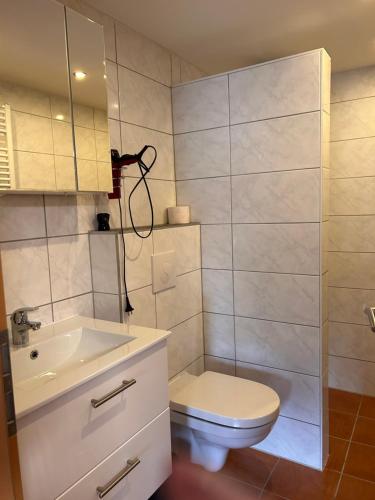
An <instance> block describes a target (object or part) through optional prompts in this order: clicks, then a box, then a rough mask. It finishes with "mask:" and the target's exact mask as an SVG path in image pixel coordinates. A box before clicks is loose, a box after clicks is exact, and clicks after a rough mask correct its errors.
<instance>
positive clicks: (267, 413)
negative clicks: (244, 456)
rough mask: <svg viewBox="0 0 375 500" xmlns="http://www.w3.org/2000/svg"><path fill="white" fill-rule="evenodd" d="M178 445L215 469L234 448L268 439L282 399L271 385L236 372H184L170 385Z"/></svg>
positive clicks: (174, 442) (178, 451)
mask: <svg viewBox="0 0 375 500" xmlns="http://www.w3.org/2000/svg"><path fill="white" fill-rule="evenodd" d="M169 397H170V409H171V425H172V449H173V451H174V452H175V453H176V455H180V454H186V453H188V454H189V458H190V460H191V461H192V462H193V463H196V464H200V465H202V466H203V467H204V468H205V469H207V470H209V471H212V472H215V471H218V470H220V469H221V468H222V467H223V466H224V464H225V461H226V458H227V455H228V452H229V450H230V449H231V448H248V447H250V446H253V445H255V444H257V443H259V442H260V441H262V440H263V439H264V438H265V437H266V436H267V435H268V434H269V432H270V431H271V429H272V427H273V425H274V423H275V422H276V419H277V417H278V415H279V408H280V399H279V396H278V395H277V393H276V392H275V391H274V390H273V389H271V388H270V387H267V386H266V385H263V384H259V383H257V382H252V381H251V380H245V379H242V378H238V377H232V376H230V375H223V374H221V373H215V372H210V371H207V372H204V373H203V374H202V375H200V376H199V377H196V376H194V375H190V374H188V373H183V374H182V375H180V376H178V377H177V378H175V379H174V380H173V381H172V382H171V383H170V385H169Z"/></svg>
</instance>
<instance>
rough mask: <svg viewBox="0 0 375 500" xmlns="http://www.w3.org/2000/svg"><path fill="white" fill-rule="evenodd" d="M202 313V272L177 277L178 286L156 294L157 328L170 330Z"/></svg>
mask: <svg viewBox="0 0 375 500" xmlns="http://www.w3.org/2000/svg"><path fill="white" fill-rule="evenodd" d="M201 311H202V282H201V271H200V270H198V271H193V272H191V273H187V274H183V275H182V276H177V279H176V286H175V287H174V288H169V289H168V290H163V291H162V292H159V293H157V294H156V314H157V316H156V317H157V327H158V328H161V329H169V328H172V327H173V326H176V325H178V324H179V323H182V322H183V321H185V320H187V319H189V318H191V317H192V316H195V315H196V314H198V313H200V312H201Z"/></svg>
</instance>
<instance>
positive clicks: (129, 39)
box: [116, 23, 171, 86]
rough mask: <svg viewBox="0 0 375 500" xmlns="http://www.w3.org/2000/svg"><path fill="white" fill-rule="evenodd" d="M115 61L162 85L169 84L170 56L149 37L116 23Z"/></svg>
mask: <svg viewBox="0 0 375 500" xmlns="http://www.w3.org/2000/svg"><path fill="white" fill-rule="evenodd" d="M116 41H117V62H118V63H119V64H121V65H122V66H125V67H126V68H129V69H132V70H133V71H136V72H137V73H140V74H141V75H145V76H148V77H150V78H152V79H153V80H156V81H158V82H160V83H164V85H168V86H170V85H171V56H170V54H169V52H168V51H167V50H166V49H164V48H163V47H161V46H160V45H158V44H157V43H155V42H153V41H152V40H150V39H149V38H146V37H145V36H143V35H141V34H140V33H137V32H136V31H133V30H132V29H130V28H128V27H127V26H125V25H124V24H120V23H116Z"/></svg>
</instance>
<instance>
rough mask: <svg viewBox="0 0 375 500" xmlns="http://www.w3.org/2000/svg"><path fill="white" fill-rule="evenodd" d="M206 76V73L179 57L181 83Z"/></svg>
mask: <svg viewBox="0 0 375 500" xmlns="http://www.w3.org/2000/svg"><path fill="white" fill-rule="evenodd" d="M204 76H206V73H205V72H204V71H202V70H201V69H199V68H197V67H196V66H194V65H193V64H190V63H189V62H187V61H185V59H181V83H185V82H191V81H192V80H198V78H202V77H204Z"/></svg>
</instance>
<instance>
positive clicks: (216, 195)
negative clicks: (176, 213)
mask: <svg viewBox="0 0 375 500" xmlns="http://www.w3.org/2000/svg"><path fill="white" fill-rule="evenodd" d="M176 190H177V202H178V204H179V205H190V207H191V219H192V221H194V222H200V223H201V224H223V223H230V222H231V192H230V178H229V177H217V178H215V179H196V180H190V181H177V182H176Z"/></svg>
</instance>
